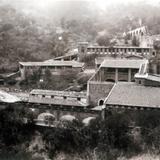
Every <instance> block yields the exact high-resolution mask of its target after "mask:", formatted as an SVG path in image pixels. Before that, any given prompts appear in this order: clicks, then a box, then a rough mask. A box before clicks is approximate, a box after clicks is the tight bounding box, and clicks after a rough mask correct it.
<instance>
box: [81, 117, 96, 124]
mask: <svg viewBox="0 0 160 160" xmlns="http://www.w3.org/2000/svg"><path fill="white" fill-rule="evenodd" d="M95 119H96V117H88V118H85V119H83V121H82V123H83V124H84V125H85V126H88V125H89V124H90V123H91V121H93V120H95Z"/></svg>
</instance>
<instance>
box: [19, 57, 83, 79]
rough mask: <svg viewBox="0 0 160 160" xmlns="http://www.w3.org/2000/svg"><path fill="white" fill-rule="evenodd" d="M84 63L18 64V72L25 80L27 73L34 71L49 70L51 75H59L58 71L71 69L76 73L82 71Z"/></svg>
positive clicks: (47, 62)
mask: <svg viewBox="0 0 160 160" xmlns="http://www.w3.org/2000/svg"><path fill="white" fill-rule="evenodd" d="M83 67H84V63H81V62H77V61H56V60H52V61H45V62H19V70H20V73H21V78H22V79H25V78H26V74H27V72H29V73H32V72H33V71H35V70H38V69H41V70H42V73H43V72H44V71H45V70H46V69H49V70H50V71H51V73H55V72H57V73H59V72H60V71H65V70H67V69H72V70H75V71H77V72H80V71H82V70H83Z"/></svg>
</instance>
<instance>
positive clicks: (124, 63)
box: [101, 59, 147, 69]
mask: <svg viewBox="0 0 160 160" xmlns="http://www.w3.org/2000/svg"><path fill="white" fill-rule="evenodd" d="M146 62H147V60H133V59H132V60H129V59H115V60H107V59H105V60H104V61H103V63H102V64H101V67H106V68H133V69H139V68H140V65H141V64H143V63H146Z"/></svg>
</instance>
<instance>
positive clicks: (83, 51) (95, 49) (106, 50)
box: [78, 42, 156, 58]
mask: <svg viewBox="0 0 160 160" xmlns="http://www.w3.org/2000/svg"><path fill="white" fill-rule="evenodd" d="M78 52H79V57H81V56H83V55H88V54H96V55H97V56H99V57H114V58H116V57H120V58H121V57H125V56H128V55H138V56H142V57H144V58H150V57H152V56H155V55H156V52H155V50H154V49H153V48H152V47H138V46H112V47H111V46H110V47H106V46H98V45H94V46H93V45H92V46H90V45H89V44H88V43H87V42H81V43H79V46H78Z"/></svg>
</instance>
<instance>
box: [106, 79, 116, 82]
mask: <svg viewBox="0 0 160 160" xmlns="http://www.w3.org/2000/svg"><path fill="white" fill-rule="evenodd" d="M106 82H115V80H114V79H106Z"/></svg>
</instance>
